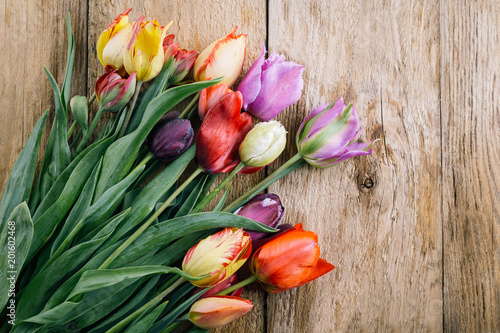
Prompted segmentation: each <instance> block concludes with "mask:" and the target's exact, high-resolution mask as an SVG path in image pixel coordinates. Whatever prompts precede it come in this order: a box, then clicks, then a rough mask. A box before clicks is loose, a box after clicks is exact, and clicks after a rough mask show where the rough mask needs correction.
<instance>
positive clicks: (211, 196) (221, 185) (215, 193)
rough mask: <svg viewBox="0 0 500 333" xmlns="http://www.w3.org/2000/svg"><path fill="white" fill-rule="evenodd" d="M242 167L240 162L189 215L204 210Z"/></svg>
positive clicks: (243, 165)
mask: <svg viewBox="0 0 500 333" xmlns="http://www.w3.org/2000/svg"><path fill="white" fill-rule="evenodd" d="M244 167H245V164H243V162H240V164H238V165H237V166H236V167H235V168H234V169H233V171H231V173H230V174H228V175H227V177H226V178H224V180H223V181H222V182H221V183H220V184H219V185H218V186H217V187H216V188H215V189H214V190H213V191H212V192H210V193H209V194H208V195H207V196H206V197H205V198H204V199H203V200H202V201H200V203H199V204H197V205H196V207H194V208H193V210H192V211H191V214H194V213H199V212H201V211H202V209H203V208H205V206H206V205H208V204H209V203H210V201H212V199H213V198H214V197H215V196H216V195H217V193H219V192H220V191H221V190H222V189H223V188H224V186H226V184H227V183H229V181H230V180H231V179H233V178H234V176H236V175H237V174H238V172H239V171H240V170H241V169H243V168H244Z"/></svg>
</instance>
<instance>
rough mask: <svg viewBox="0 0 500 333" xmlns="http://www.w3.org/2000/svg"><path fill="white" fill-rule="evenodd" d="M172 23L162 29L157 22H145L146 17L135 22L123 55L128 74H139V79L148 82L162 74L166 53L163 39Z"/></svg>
mask: <svg viewBox="0 0 500 333" xmlns="http://www.w3.org/2000/svg"><path fill="white" fill-rule="evenodd" d="M171 24H172V22H170V23H169V24H168V25H167V26H165V27H160V25H159V24H158V22H157V21H144V16H143V17H141V18H139V19H138V20H137V21H135V22H134V25H133V26H132V33H131V37H130V40H129V42H128V44H127V47H126V49H125V51H124V53H123V63H124V65H125V69H126V70H127V73H129V74H131V73H132V72H137V79H138V80H140V81H142V82H146V81H149V80H151V79H153V78H155V77H156V75H158V73H160V71H161V69H162V67H163V61H164V58H165V52H164V50H163V39H164V38H165V34H166V32H167V29H168V28H169V27H170V25H171Z"/></svg>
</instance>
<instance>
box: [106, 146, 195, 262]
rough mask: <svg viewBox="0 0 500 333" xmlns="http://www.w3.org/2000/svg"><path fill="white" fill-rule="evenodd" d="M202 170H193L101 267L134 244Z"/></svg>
mask: <svg viewBox="0 0 500 333" xmlns="http://www.w3.org/2000/svg"><path fill="white" fill-rule="evenodd" d="M148 156H149V155H148ZM141 164H142V163H141ZM202 171H203V170H202V169H200V168H198V169H196V170H195V171H194V172H193V174H192V175H191V176H189V178H188V179H186V180H185V181H184V183H182V185H181V186H179V187H178V188H177V190H175V192H174V193H172V195H171V196H170V197H169V198H168V199H167V200H166V201H165V202H164V203H163V205H161V207H160V208H159V209H158V210H157V211H156V212H155V213H154V214H153V215H151V217H150V218H149V219H148V220H147V221H146V222H145V223H144V224H143V225H141V227H140V228H139V229H137V230H136V231H135V232H134V233H133V234H132V235H131V236H130V237H129V238H127V240H126V241H125V242H124V243H123V244H122V245H120V247H118V248H117V249H116V250H115V252H113V253H112V254H111V255H110V256H109V258H108V259H106V261H104V263H103V264H102V265H101V267H99V269H104V268H106V267H108V266H109V265H110V264H111V262H112V261H113V260H114V259H115V258H116V257H118V256H119V255H120V253H122V252H123V250H125V249H126V248H127V247H128V246H129V245H130V244H132V242H133V241H134V240H136V239H137V237H139V236H140V235H141V234H142V233H143V232H144V230H146V229H147V228H148V227H149V226H150V225H151V223H153V222H154V221H155V220H156V218H157V217H158V216H160V214H161V213H163V211H164V210H165V209H166V208H167V207H168V205H170V204H171V203H172V201H174V200H175V198H176V197H177V196H178V195H179V193H181V192H182V190H184V189H185V188H186V186H188V185H189V183H191V182H192V181H193V179H195V178H196V176H198V175H199V174H200V173H201V172H202Z"/></svg>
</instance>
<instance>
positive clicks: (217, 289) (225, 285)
mask: <svg viewBox="0 0 500 333" xmlns="http://www.w3.org/2000/svg"><path fill="white" fill-rule="evenodd" d="M238 282H239V280H238V277H237V276H236V273H235V274H233V275H231V276H230V277H228V278H227V279H225V280H224V281H222V282H221V283H219V284H217V285H215V286H213V287H212V288H210V289H208V290H207V291H206V292H205V293H204V294H202V295H201V296H200V299H201V298H207V297H211V296H215V295H216V294H218V293H220V292H221V291H224V290H226V289H227V288H229V287H231V286H233V285H235V284H236V283H238ZM203 289H204V288H195V290H193V295H196V294H197V293H199V292H200V291H202V290H203ZM242 292H243V287H241V288H239V289H236V290H235V291H233V292H232V293H230V294H229V296H237V297H240V296H241V293H242Z"/></svg>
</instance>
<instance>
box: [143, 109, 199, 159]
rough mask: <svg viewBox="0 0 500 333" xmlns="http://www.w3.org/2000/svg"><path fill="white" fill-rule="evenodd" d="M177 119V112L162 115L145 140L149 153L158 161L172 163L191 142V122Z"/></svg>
mask: <svg viewBox="0 0 500 333" xmlns="http://www.w3.org/2000/svg"><path fill="white" fill-rule="evenodd" d="M177 117H179V113H178V112H169V113H167V114H166V115H164V116H163V117H162V118H161V119H160V121H158V123H157V124H156V125H155V127H154V128H153V129H152V130H151V132H150V133H149V135H148V137H147V139H146V144H147V145H148V148H149V151H150V152H151V153H152V154H153V155H154V156H155V157H156V158H157V159H159V160H160V161H163V162H170V161H172V160H173V159H175V158H176V157H177V156H179V155H180V154H182V153H183V152H184V151H185V150H186V149H188V148H189V146H190V145H191V143H192V142H193V136H194V131H193V128H192V127H191V122H190V121H189V120H187V119H182V118H177Z"/></svg>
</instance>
